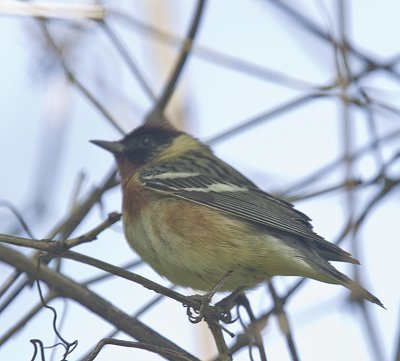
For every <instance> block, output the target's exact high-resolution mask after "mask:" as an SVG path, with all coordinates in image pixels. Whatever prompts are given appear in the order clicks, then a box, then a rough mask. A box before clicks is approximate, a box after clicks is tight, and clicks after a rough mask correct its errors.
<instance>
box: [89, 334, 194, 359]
mask: <svg viewBox="0 0 400 361" xmlns="http://www.w3.org/2000/svg"><path fill="white" fill-rule="evenodd" d="M106 345H114V346H122V347H131V348H138V349H142V350H147V351H150V352H154V353H156V354H158V355H161V356H164V357H166V358H168V359H169V360H176V361H190V360H193V358H189V357H187V356H185V355H183V354H182V353H180V352H177V351H175V350H171V349H168V348H165V347H160V346H156V345H152V344H149V343H144V342H132V341H124V340H116V339H112V338H104V339H102V340H101V341H100V342H99V343H98V344H97V346H96V347H95V349H94V350H93V351H92V352H91V353H90V355H88V356H87V357H86V358H85V359H84V361H93V360H94V359H95V358H96V357H97V356H98V355H99V353H100V351H101V350H102V348H103V347H104V346H106Z"/></svg>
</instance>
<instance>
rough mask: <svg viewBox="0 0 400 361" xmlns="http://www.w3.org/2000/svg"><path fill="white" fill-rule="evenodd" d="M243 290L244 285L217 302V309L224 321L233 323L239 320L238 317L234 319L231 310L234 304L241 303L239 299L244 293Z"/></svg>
mask: <svg viewBox="0 0 400 361" xmlns="http://www.w3.org/2000/svg"><path fill="white" fill-rule="evenodd" d="M243 290H244V288H243V287H239V288H237V289H236V290H234V291H233V292H232V293H231V294H229V295H228V296H226V297H225V298H223V299H222V300H221V301H219V302H218V303H216V304H215V308H216V309H217V311H218V313H219V315H220V320H221V321H222V322H224V323H233V322H235V321H236V320H237V318H235V319H232V314H231V310H232V308H233V307H234V306H236V305H238V304H239V303H240V301H239V299H240V297H241V296H242V295H243Z"/></svg>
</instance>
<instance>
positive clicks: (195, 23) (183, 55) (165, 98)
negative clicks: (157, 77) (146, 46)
mask: <svg viewBox="0 0 400 361" xmlns="http://www.w3.org/2000/svg"><path fill="white" fill-rule="evenodd" d="M204 4H205V0H198V1H197V7H196V10H195V13H194V16H193V20H192V22H191V24H190V29H189V32H188V35H187V37H186V39H185V41H184V42H183V44H182V49H181V52H180V54H179V58H178V61H177V63H176V65H175V67H174V70H173V71H172V74H171V75H170V77H169V80H168V81H167V83H166V85H165V88H164V90H163V92H162V94H161V96H160V98H159V100H158V102H157V104H156V106H155V107H154V109H153V110H152V111H151V113H150V114H149V115H148V117H147V119H146V122H159V121H160V119H162V117H163V115H164V110H165V108H166V106H167V104H168V102H169V100H170V98H171V96H172V94H173V92H174V90H175V87H176V85H177V82H178V79H179V77H180V75H181V73H182V70H183V67H184V65H185V64H186V60H187V59H188V56H189V54H190V51H191V49H192V44H193V40H194V38H195V36H196V34H197V30H198V28H199V25H200V20H201V18H202V15H203V12H204ZM161 121H162V120H161Z"/></svg>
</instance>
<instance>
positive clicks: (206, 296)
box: [186, 271, 233, 323]
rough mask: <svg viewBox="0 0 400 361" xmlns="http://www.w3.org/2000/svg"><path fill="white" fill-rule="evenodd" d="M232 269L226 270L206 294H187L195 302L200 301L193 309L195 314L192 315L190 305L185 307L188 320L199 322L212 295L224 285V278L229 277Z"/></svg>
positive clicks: (208, 305)
mask: <svg viewBox="0 0 400 361" xmlns="http://www.w3.org/2000/svg"><path fill="white" fill-rule="evenodd" d="M232 272H233V271H229V272H227V273H226V274H225V275H224V276H223V277H222V278H221V279H220V280H219V281H218V283H217V284H216V285H215V286H214V287H213V288H211V290H209V291H208V292H207V293H206V294H204V295H193V296H189V297H190V298H192V299H193V300H195V301H196V302H199V303H200V307H199V309H198V310H194V311H195V313H196V314H197V315H196V316H195V315H193V313H192V310H191V307H187V312H186V313H187V315H188V317H189V320H190V322H192V323H199V322H200V321H201V320H202V319H203V318H204V316H205V314H206V310H207V309H208V308H209V307H210V302H211V300H212V298H213V296H214V295H215V294H216V293H217V292H218V291H219V290H220V289H221V287H222V286H223V285H224V283H225V282H226V280H227V279H228V278H229V276H230V275H231V274H232Z"/></svg>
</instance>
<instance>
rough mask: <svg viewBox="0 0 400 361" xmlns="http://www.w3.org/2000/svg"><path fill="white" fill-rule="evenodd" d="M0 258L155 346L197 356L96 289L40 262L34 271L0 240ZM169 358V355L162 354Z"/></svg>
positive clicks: (141, 340) (23, 258)
mask: <svg viewBox="0 0 400 361" xmlns="http://www.w3.org/2000/svg"><path fill="white" fill-rule="evenodd" d="M0 261H2V262H4V263H7V264H10V265H12V266H13V267H15V268H17V269H18V270H19V271H21V272H24V273H26V274H27V275H29V277H36V278H37V279H38V280H40V281H42V282H45V283H46V284H47V285H48V286H49V287H50V288H51V289H53V290H54V291H55V292H56V293H58V294H59V295H60V296H64V297H67V298H70V299H72V300H74V301H76V302H78V303H79V304H80V305H82V306H83V307H85V308H87V309H88V310H90V311H92V312H93V313H95V314H97V315H98V316H100V317H101V318H103V319H104V320H106V321H108V322H110V323H111V324H113V325H114V326H115V327H117V328H119V329H120V330H121V331H122V332H125V333H126V334H128V335H130V336H131V337H134V338H135V339H137V340H138V341H140V342H146V343H150V344H153V345H156V346H159V347H164V348H167V349H171V350H174V351H176V352H178V353H181V354H183V355H184V356H186V357H187V358H188V359H190V360H197V359H196V358H195V357H194V356H192V355H191V354H189V353H188V352H186V351H185V350H183V349H181V348H180V347H179V346H177V345H176V344H174V343H172V342H171V341H169V340H168V339H166V338H165V337H163V336H161V335H159V334H158V333H157V332H155V331H154V330H152V329H151V328H150V327H148V326H146V325H145V324H143V323H142V322H140V321H139V320H137V319H136V318H132V317H130V316H129V315H127V314H126V313H124V312H123V311H121V310H120V309H118V308H117V307H116V306H114V305H111V304H110V303H109V302H108V301H106V300H104V299H103V298H101V297H100V296H98V295H97V294H96V293H94V292H92V291H90V290H89V289H88V288H86V287H84V286H81V285H79V284H77V283H76V282H75V281H73V280H71V279H70V278H68V277H66V276H65V275H62V274H60V273H58V272H55V271H53V270H52V269H50V268H48V267H47V266H46V265H44V264H41V266H40V272H39V273H38V272H37V265H36V262H35V261H34V260H32V259H30V258H28V257H26V256H24V255H22V254H21V253H19V252H17V251H14V250H12V249H10V248H8V247H5V246H3V245H1V244H0ZM166 358H168V359H169V360H174V358H172V357H168V356H166Z"/></svg>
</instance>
